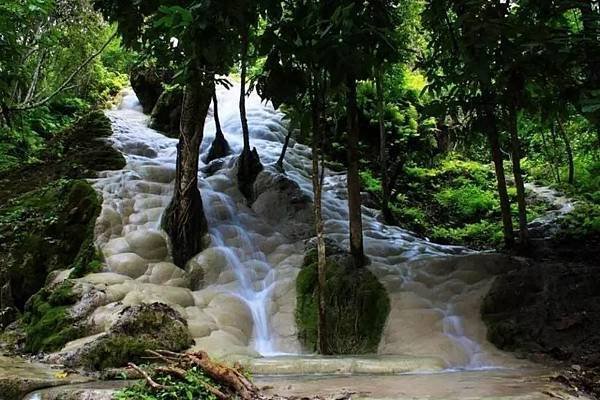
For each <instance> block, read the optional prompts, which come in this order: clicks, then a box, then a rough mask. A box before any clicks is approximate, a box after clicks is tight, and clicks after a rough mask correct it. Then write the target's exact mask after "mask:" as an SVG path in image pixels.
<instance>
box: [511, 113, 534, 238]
mask: <svg viewBox="0 0 600 400" xmlns="http://www.w3.org/2000/svg"><path fill="white" fill-rule="evenodd" d="M509 119H510V143H511V150H512V168H513V175H514V177H515V187H516V188H517V204H518V206H519V239H520V242H521V245H522V246H527V245H528V244H529V228H528V227H527V203H526V201H525V185H524V183H523V171H522V170H521V141H520V139H519V126H518V115H517V109H516V107H515V106H514V105H512V107H511V109H510V114H509Z"/></svg>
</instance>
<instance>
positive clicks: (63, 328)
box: [23, 280, 81, 353]
mask: <svg viewBox="0 0 600 400" xmlns="http://www.w3.org/2000/svg"><path fill="white" fill-rule="evenodd" d="M77 299H78V295H77V294H75V293H74V292H73V284H72V282H70V281H68V280H67V281H65V282H63V283H61V284H60V285H58V286H56V287H53V288H43V289H42V290H40V291H39V292H38V293H37V294H35V295H34V296H33V297H32V298H31V299H30V300H29V302H28V304H27V307H26V309H25V314H24V315H23V323H24V324H25V335H26V339H25V351H27V352H31V353H39V352H41V351H44V352H48V351H54V350H57V349H59V348H61V347H62V346H63V345H64V344H66V343H67V342H69V341H71V340H73V339H76V338H77V337H79V336H80V334H81V328H79V327H77V326H76V325H74V324H73V322H74V321H73V319H72V318H71V317H70V315H69V308H70V306H71V305H73V304H75V302H76V301H77Z"/></svg>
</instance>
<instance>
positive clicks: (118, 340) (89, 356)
mask: <svg viewBox="0 0 600 400" xmlns="http://www.w3.org/2000/svg"><path fill="white" fill-rule="evenodd" d="M159 347H160V346H157V345H156V343H153V342H152V341H148V340H146V339H145V338H143V337H135V336H133V337H129V336H124V335H119V336H111V337H108V338H106V339H104V340H101V341H99V342H98V343H97V344H95V345H94V347H93V349H92V350H91V351H89V352H88V353H86V355H85V358H84V359H83V360H82V361H83V362H82V366H83V367H85V368H88V369H92V370H103V369H105V368H109V367H115V366H123V365H126V364H127V363H128V362H138V361H139V360H140V357H142V356H144V355H145V354H147V353H146V350H148V349H157V348H159Z"/></svg>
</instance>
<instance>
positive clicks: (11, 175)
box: [0, 111, 125, 204]
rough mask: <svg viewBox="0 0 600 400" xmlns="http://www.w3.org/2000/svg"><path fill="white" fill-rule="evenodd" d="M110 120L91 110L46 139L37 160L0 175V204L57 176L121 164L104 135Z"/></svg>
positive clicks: (93, 174)
mask: <svg viewBox="0 0 600 400" xmlns="http://www.w3.org/2000/svg"><path fill="white" fill-rule="evenodd" d="M111 134H112V128H111V123H110V120H109V119H108V117H107V116H106V115H104V113H103V112H102V111H92V112H90V113H88V114H87V115H85V116H83V117H82V118H80V119H79V120H77V121H76V122H75V123H74V124H73V125H72V126H71V127H70V128H67V129H65V130H64V131H63V132H61V133H60V134H59V135H56V137H55V138H53V140H52V142H50V143H48V145H47V148H48V150H47V151H46V152H45V153H44V154H43V155H41V157H40V160H39V162H37V163H33V164H28V165H26V166H23V167H20V168H16V169H13V170H9V171H6V172H5V173H4V174H3V176H2V178H1V179H0V204H2V203H5V202H7V201H8V200H10V199H13V198H15V197H18V196H20V195H21V194H24V193H27V192H30V191H32V190H37V189H39V188H41V187H43V186H46V185H48V184H49V183H51V182H53V181H56V180H59V179H81V178H94V177H96V175H97V172H98V171H105V170H116V169H121V168H123V167H124V166H125V158H124V157H123V155H122V154H121V153H119V151H117V150H116V149H114V148H113V147H112V145H111V144H110V143H109V142H108V140H107V138H108V137H109V136H110V135H111Z"/></svg>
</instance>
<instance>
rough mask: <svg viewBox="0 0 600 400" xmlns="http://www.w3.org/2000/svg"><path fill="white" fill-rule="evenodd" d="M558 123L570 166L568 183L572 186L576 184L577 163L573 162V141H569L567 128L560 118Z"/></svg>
mask: <svg viewBox="0 0 600 400" xmlns="http://www.w3.org/2000/svg"><path fill="white" fill-rule="evenodd" d="M557 122H558V132H559V135H560V137H561V139H562V140H563V142H565V150H566V151H567V162H568V164H569V178H568V179H569V180H568V182H569V185H572V184H574V183H575V163H574V161H573V147H572V146H571V141H570V140H569V136H568V135H567V131H565V126H564V125H563V122H562V120H561V119H560V117H559V118H558V119H557Z"/></svg>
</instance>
